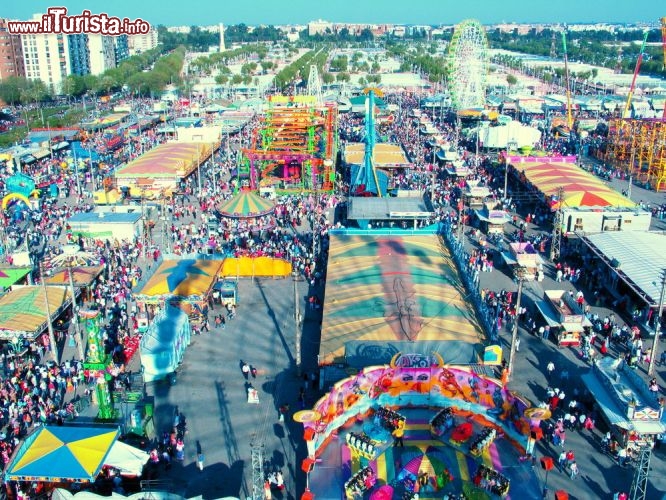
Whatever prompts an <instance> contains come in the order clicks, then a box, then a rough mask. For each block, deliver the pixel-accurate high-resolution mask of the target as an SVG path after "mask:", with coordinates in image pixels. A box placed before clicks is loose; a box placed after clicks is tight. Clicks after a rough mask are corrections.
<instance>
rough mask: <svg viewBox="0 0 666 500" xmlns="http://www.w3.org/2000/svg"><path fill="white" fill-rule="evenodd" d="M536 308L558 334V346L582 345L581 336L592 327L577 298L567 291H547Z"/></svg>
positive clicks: (537, 302)
mask: <svg viewBox="0 0 666 500" xmlns="http://www.w3.org/2000/svg"><path fill="white" fill-rule="evenodd" d="M536 306H537V309H538V310H539V312H540V313H541V315H542V316H543V318H544V320H545V321H546V323H547V324H548V325H549V326H550V327H551V329H555V331H556V332H557V337H556V338H557V345H558V346H560V347H563V346H575V347H578V346H580V345H581V339H580V334H581V333H583V332H584V331H585V328H589V327H591V326H592V323H591V322H590V320H588V319H587V318H586V317H585V314H584V312H583V309H582V307H581V306H579V305H578V304H577V303H576V299H575V297H574V296H573V295H572V294H571V293H570V292H568V291H566V290H545V291H544V298H543V300H539V301H536Z"/></svg>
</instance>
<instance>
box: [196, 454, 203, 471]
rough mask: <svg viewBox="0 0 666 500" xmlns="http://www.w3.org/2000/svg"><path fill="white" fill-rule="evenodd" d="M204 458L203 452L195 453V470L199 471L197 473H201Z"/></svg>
mask: <svg viewBox="0 0 666 500" xmlns="http://www.w3.org/2000/svg"><path fill="white" fill-rule="evenodd" d="M204 458H205V457H204V454H203V451H199V453H197V469H199V472H203V468H204Z"/></svg>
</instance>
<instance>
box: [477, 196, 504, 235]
mask: <svg viewBox="0 0 666 500" xmlns="http://www.w3.org/2000/svg"><path fill="white" fill-rule="evenodd" d="M494 206H495V204H494V203H484V204H483V207H482V208H481V209H479V210H475V211H474V214H475V215H476V217H477V219H479V222H481V229H482V230H483V231H484V232H485V233H486V234H504V225H505V224H506V223H507V222H509V221H510V220H511V218H510V217H509V215H508V214H507V213H506V210H501V209H500V210H498V209H496V208H494Z"/></svg>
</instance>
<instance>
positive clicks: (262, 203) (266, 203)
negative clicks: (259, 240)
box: [220, 191, 275, 219]
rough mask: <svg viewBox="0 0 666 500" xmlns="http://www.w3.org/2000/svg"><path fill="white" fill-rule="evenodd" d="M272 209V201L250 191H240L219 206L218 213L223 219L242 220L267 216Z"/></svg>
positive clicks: (273, 206)
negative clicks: (233, 218)
mask: <svg viewBox="0 0 666 500" xmlns="http://www.w3.org/2000/svg"><path fill="white" fill-rule="evenodd" d="M274 208H275V205H274V204H273V202H272V201H270V200H267V199H265V198H262V197H261V196H259V195H258V194H256V193H254V192H252V191H241V192H240V193H238V194H237V195H235V196H234V197H233V198H231V199H230V200H228V201H226V202H224V203H223V204H222V205H221V206H220V213H221V214H222V215H223V216H225V217H235V218H238V219H243V218H250V217H260V216H262V215H266V214H269V213H271V212H272V211H273V209H274Z"/></svg>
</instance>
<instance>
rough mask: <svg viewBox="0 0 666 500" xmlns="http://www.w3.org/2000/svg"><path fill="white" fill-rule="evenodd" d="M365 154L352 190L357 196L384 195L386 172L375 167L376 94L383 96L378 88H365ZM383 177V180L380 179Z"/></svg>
mask: <svg viewBox="0 0 666 500" xmlns="http://www.w3.org/2000/svg"><path fill="white" fill-rule="evenodd" d="M365 95H366V106H365V154H364V156H363V164H362V165H360V167H359V168H358V170H357V171H356V172H355V174H352V177H353V179H352V182H351V192H352V193H354V194H355V195H356V196H378V197H380V198H381V197H382V185H383V186H384V187H385V186H386V185H387V179H386V174H385V173H383V172H377V170H376V168H375V162H374V155H375V144H376V143H377V131H376V130H375V96H378V97H382V96H383V94H382V91H381V90H379V89H377V88H368V89H365ZM380 179H381V181H380Z"/></svg>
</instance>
